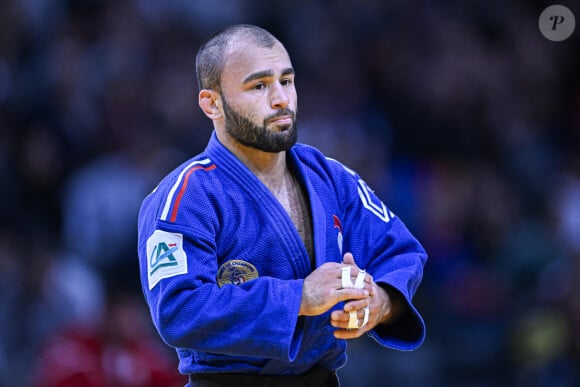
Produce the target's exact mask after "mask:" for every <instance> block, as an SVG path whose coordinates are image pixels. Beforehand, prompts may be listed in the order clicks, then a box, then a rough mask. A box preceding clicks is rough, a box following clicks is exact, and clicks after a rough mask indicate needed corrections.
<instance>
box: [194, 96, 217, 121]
mask: <svg viewBox="0 0 580 387" xmlns="http://www.w3.org/2000/svg"><path fill="white" fill-rule="evenodd" d="M198 103H199V107H200V108H201V110H202V111H203V112H204V114H205V115H206V116H207V117H208V118H209V119H210V120H216V119H218V118H221V117H222V115H223V113H222V109H221V106H222V104H221V96H220V95H219V93H217V92H215V91H213V90H209V89H203V90H201V91H200V92H199V96H198Z"/></svg>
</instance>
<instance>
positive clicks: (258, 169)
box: [217, 131, 288, 189]
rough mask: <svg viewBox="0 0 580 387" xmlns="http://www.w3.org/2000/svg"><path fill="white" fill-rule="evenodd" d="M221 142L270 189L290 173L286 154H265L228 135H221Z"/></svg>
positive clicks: (219, 137)
mask: <svg viewBox="0 0 580 387" xmlns="http://www.w3.org/2000/svg"><path fill="white" fill-rule="evenodd" d="M217 135H218V139H219V140H220V142H221V143H222V144H223V145H224V146H225V147H226V148H227V149H228V150H229V151H230V152H232V153H233V154H234V155H235V156H236V157H237V158H238V159H239V160H240V161H241V162H242V163H244V165H246V166H247V167H248V168H249V169H250V171H252V172H253V173H254V174H255V175H256V176H257V177H258V178H259V179H260V180H261V181H262V182H263V183H264V184H265V185H266V186H267V187H268V188H270V189H273V188H275V187H277V186H279V185H280V184H282V182H283V180H284V176H285V175H286V173H287V171H288V166H287V164H286V152H277V153H271V152H264V151H261V150H259V149H255V148H252V147H249V146H246V145H243V144H241V143H239V142H238V141H236V140H234V139H233V138H232V137H230V136H228V135H227V134H223V135H220V132H219V131H218V132H217Z"/></svg>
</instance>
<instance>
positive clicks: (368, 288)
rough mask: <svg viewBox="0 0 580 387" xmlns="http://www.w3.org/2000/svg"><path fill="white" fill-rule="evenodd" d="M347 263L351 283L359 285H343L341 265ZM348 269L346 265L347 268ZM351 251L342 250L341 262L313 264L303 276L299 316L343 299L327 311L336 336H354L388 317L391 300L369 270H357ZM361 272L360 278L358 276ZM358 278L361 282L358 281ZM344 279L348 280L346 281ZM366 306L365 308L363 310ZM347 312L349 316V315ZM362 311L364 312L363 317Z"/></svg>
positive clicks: (323, 308)
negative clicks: (340, 305) (355, 321)
mask: <svg viewBox="0 0 580 387" xmlns="http://www.w3.org/2000/svg"><path fill="white" fill-rule="evenodd" d="M345 267H350V276H351V284H352V285H354V284H357V285H359V286H361V287H354V286H353V287H343V284H344V282H345V279H343V278H342V276H343V268H345ZM347 271H348V269H347ZM361 271H362V270H361V269H360V268H359V267H358V266H357V265H356V263H355V261H354V257H353V255H352V254H351V253H346V254H344V257H343V262H342V263H336V262H327V263H325V264H323V265H321V266H320V267H318V268H316V270H314V271H313V272H312V273H310V274H309V275H308V276H307V277H306V278H305V279H304V285H303V287H302V303H301V304H300V313H299V314H300V315H301V316H317V315H320V314H322V313H325V312H326V311H328V310H329V309H331V308H332V307H334V306H335V305H336V304H338V303H339V302H342V301H344V302H345V303H344V307H343V309H342V310H338V309H337V310H334V311H332V313H331V314H330V323H331V324H332V326H334V327H335V328H337V330H336V331H335V332H334V336H335V337H336V338H338V339H354V338H357V337H360V336H361V335H363V334H364V333H366V332H368V331H369V330H371V329H373V328H374V327H375V326H377V324H380V323H382V322H384V321H386V320H388V318H389V315H390V313H391V310H392V303H391V299H390V297H389V295H388V294H387V292H386V291H385V290H384V289H383V288H381V287H380V286H378V285H377V284H376V283H375V282H374V280H373V277H372V276H371V275H370V274H369V273H364V271H362V272H363V273H361V276H360V278H359V281H358V283H357V276H358V275H359V272H361ZM363 275H364V281H362V276H363ZM361 281H362V282H361ZM347 282H348V281H347ZM365 309H367V312H365ZM351 312H354V313H352V317H351ZM365 313H366V314H367V316H366V318H365ZM355 314H356V318H357V319H358V322H357V323H355V326H357V328H349V321H351V325H350V326H352V320H353V318H355ZM366 319H368V321H366V322H365V320H366Z"/></svg>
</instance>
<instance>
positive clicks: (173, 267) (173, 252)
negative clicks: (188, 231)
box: [147, 230, 187, 290]
mask: <svg viewBox="0 0 580 387" xmlns="http://www.w3.org/2000/svg"><path fill="white" fill-rule="evenodd" d="M147 257H148V258H147V259H148V261H147V278H148V280H149V290H151V289H153V288H154V287H155V285H157V283H158V282H159V281H161V280H162V279H163V278H170V277H173V276H176V275H178V274H185V273H187V256H186V255H185V251H183V235H182V234H176V233H170V232H166V231H161V230H155V232H154V233H153V235H151V236H150V237H149V239H147Z"/></svg>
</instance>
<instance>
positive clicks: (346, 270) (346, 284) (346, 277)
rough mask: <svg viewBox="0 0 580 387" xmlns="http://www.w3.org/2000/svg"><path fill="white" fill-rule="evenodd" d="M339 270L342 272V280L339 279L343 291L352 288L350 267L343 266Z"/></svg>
mask: <svg viewBox="0 0 580 387" xmlns="http://www.w3.org/2000/svg"><path fill="white" fill-rule="evenodd" d="M341 270H342V278H341V280H342V287H343V288H344V289H346V288H352V287H353V286H354V284H353V283H352V281H351V280H350V266H345V267H343V268H342V269H341Z"/></svg>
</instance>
